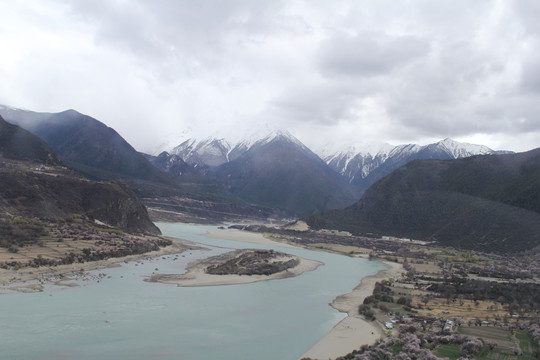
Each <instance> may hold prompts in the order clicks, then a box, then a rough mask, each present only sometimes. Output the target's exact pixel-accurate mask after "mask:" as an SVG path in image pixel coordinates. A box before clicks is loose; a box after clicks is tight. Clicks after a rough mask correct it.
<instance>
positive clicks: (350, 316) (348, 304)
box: [206, 230, 404, 360]
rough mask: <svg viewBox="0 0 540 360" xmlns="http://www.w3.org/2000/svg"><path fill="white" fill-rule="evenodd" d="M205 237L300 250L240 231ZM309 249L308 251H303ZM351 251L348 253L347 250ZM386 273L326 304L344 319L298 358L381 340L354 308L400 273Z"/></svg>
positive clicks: (394, 267)
mask: <svg viewBox="0 0 540 360" xmlns="http://www.w3.org/2000/svg"><path fill="white" fill-rule="evenodd" d="M206 236H212V237H219V238H223V239H230V240H235V241H245V242H252V243H256V244H264V245H272V246H283V247H290V248H300V246H295V245H292V244H289V243H285V242H278V241H274V240H271V239H268V238H266V237H264V236H263V235H262V234H258V233H250V232H242V231H219V230H215V231H209V232H208V233H207V234H206ZM307 248H309V247H307ZM347 250H351V249H347ZM384 263H385V264H386V265H388V266H389V268H388V269H386V270H382V271H379V272H378V273H377V274H375V275H372V276H368V277H365V278H363V279H362V280H361V282H360V284H358V286H356V287H355V288H354V289H353V290H352V291H351V292H350V293H348V294H344V295H340V296H338V297H336V298H335V299H334V300H333V301H332V303H331V304H330V305H331V306H332V307H333V308H335V309H336V310H338V311H340V312H344V313H347V317H346V318H344V319H343V320H342V321H340V322H339V323H337V324H336V325H335V326H334V327H333V328H332V330H330V332H329V333H328V334H326V335H325V336H324V337H323V338H322V339H321V340H319V341H318V342H317V343H316V344H315V345H314V346H313V347H312V348H311V349H309V351H307V352H306V353H305V354H304V355H302V357H301V358H304V357H309V358H312V359H319V360H327V359H335V358H337V357H339V356H343V355H346V354H348V353H350V352H352V351H353V350H356V349H359V348H360V347H361V346H362V345H363V344H373V343H375V341H376V340H377V339H379V338H380V337H381V336H384V329H383V328H382V324H379V323H377V322H370V321H366V320H365V319H364V318H363V317H362V316H360V315H358V306H360V305H361V304H362V303H363V302H364V299H365V298H366V297H367V296H369V295H371V294H372V293H373V289H374V288H375V283H376V282H377V281H381V280H384V279H389V278H394V279H396V278H399V277H401V274H402V273H403V272H404V270H403V267H402V266H401V265H400V264H397V263H392V262H386V261H385V262H384Z"/></svg>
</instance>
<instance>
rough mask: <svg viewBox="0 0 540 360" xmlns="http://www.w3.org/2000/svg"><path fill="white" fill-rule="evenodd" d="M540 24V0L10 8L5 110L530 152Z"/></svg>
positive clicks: (156, 133)
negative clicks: (454, 141) (473, 142)
mask: <svg viewBox="0 0 540 360" xmlns="http://www.w3.org/2000/svg"><path fill="white" fill-rule="evenodd" d="M538 18H540V7H539V6H538V2H537V1H534V0H533V1H525V0H523V1H502V0H492V1H487V0H483V1H480V0H479V1H474V2H471V1H464V0H463V1H461V0H457V1H437V2H434V1H428V0H426V1H414V2H409V1H404V2H395V1H391V0H377V1H375V0H373V1H371V0H366V1H362V2H358V1H352V0H339V1H337V0H336V1H324V0H320V1H305V0H292V1H272V2H268V1H263V0H259V1H252V0H230V1H217V0H216V1H210V0H206V1H188V0H184V1H177V0H174V1H173V0H170V1H165V0H164V1H136V0H134V1H124V0H98V1H96V0H92V1H89V0H88V1H85V0H80V1H65V0H58V1H49V2H46V3H44V2H39V1H34V0H26V1H18V2H8V3H6V4H3V9H2V12H1V13H0V43H1V44H2V46H3V50H2V55H3V56H2V57H0V103H5V104H8V105H12V106H19V107H24V108H28V109H31V110H35V111H61V110H64V109H67V108H74V109H76V110H79V111H81V112H83V113H86V114H88V115H91V116H93V117H95V118H97V119H99V120H101V121H103V122H105V123H106V124H107V125H109V126H111V127H114V128H115V129H116V130H117V131H118V132H119V133H120V134H121V135H123V136H124V137H126V139H127V140H128V141H130V142H131V143H132V144H133V145H134V146H135V147H136V148H138V149H140V150H146V151H150V150H152V149H153V148H155V144H157V143H160V142H162V139H163V138H165V137H168V136H170V134H176V133H181V132H183V131H185V130H186V129H188V128H189V129H191V130H190V131H192V132H193V133H195V134H197V135H199V136H204V134H210V133H213V132H214V131H215V130H216V129H217V128H220V127H223V126H227V125H228V124H234V125H230V126H234V127H235V128H236V127H238V128H241V127H253V126H257V124H260V123H267V122H272V123H275V124H277V125H279V126H284V127H287V128H289V130H290V131H291V132H293V134H295V135H297V136H298V137H299V138H300V139H301V140H303V141H305V142H306V143H308V144H309V145H312V146H316V145H317V144H318V143H320V142H322V141H324V142H327V141H328V138H329V137H332V138H333V139H335V141H340V142H347V143H349V142H353V141H356V140H357V139H359V138H361V139H362V140H363V141H366V140H373V141H377V142H390V143H394V144H395V143H403V142H422V141H427V140H432V139H440V138H445V137H455V138H458V139H484V140H485V141H486V145H488V146H492V147H498V148H505V149H515V150H524V149H527V148H532V147H537V146H540V143H538V140H537V138H538V137H535V136H534V135H535V134H539V133H540V120H539V116H538V114H539V113H540V111H539V110H540V105H539V104H540V101H539V100H540V72H539V71H538V68H539V65H540V64H539V63H538V61H537V60H536V59H538V58H540V25H539V24H538V21H537V19H538ZM516 138H520V139H523V140H521V141H516V140H515V139H516Z"/></svg>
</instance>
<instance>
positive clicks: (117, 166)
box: [6, 110, 172, 184]
mask: <svg viewBox="0 0 540 360" xmlns="http://www.w3.org/2000/svg"><path fill="white" fill-rule="evenodd" d="M6 116H8V119H9V120H10V121H11V122H13V123H14V124H17V125H19V126H21V127H23V128H25V129H27V130H28V131H30V132H32V133H33V134H36V135H37V136H39V137H40V138H42V139H43V140H45V141H46V142H47V144H49V145H50V146H51V147H52V148H53V149H54V151H55V152H56V153H57V154H58V156H59V157H60V158H61V159H62V161H64V162H65V163H66V164H68V165H69V166H70V167H72V168H73V169H75V170H77V171H79V172H81V173H83V174H85V175H86V176H89V177H91V178H96V179H105V180H110V179H118V178H134V179H142V180H147V181H155V182H161V183H168V184H172V181H170V179H168V178H167V176H166V175H165V174H163V173H162V172H160V171H159V170H158V169H156V168H155V167H154V166H152V165H151V164H150V163H149V162H148V161H147V160H146V159H145V158H144V156H142V155H141V154H139V153H138V152H137V151H135V149H133V147H131V145H129V144H128V143H127V142H126V141H125V140H124V139H123V138H122V137H121V136H120V135H118V133H117V132H116V131H115V130H113V129H111V128H109V127H107V126H106V125H104V124H103V123H101V122H99V121H98V120H96V119H94V118H92V117H90V116H87V115H83V114H81V113H78V112H77V111H74V110H67V111H63V112H60V113H54V114H46V113H33V112H30V111H22V110H16V111H11V112H10V113H7V114H6Z"/></svg>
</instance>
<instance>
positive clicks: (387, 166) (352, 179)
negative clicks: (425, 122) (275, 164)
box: [318, 139, 508, 195]
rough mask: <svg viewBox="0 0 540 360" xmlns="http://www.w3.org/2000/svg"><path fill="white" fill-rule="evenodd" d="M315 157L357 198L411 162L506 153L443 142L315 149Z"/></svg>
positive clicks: (480, 146) (476, 146)
mask: <svg viewBox="0 0 540 360" xmlns="http://www.w3.org/2000/svg"><path fill="white" fill-rule="evenodd" d="M334 148H335V146H334ZM318 153H319V155H320V156H321V157H322V158H323V159H324V161H326V163H327V164H328V165H330V167H331V168H332V169H334V170H335V171H337V172H338V173H340V174H341V175H342V176H344V177H345V178H346V179H347V181H348V182H349V183H350V184H351V185H352V186H353V187H354V189H355V191H356V192H357V193H358V194H359V195H361V194H362V193H363V192H364V191H366V189H367V188H368V187H369V186H370V185H372V184H373V183H375V182H376V181H377V180H379V179H381V178H383V177H384V176H386V175H388V174H390V173H391V172H392V171H394V170H395V169H397V168H399V167H400V166H402V165H405V164H407V163H408V162H410V161H412V160H418V159H440V160H446V159H459V158H465V157H469V156H474V155H486V154H501V153H508V152H506V151H494V150H492V149H490V148H488V147H486V146H483V145H474V144H467V143H460V142H457V141H454V140H452V139H444V140H442V141H439V142H437V143H434V144H429V145H424V146H421V145H416V144H407V145H398V146H392V145H389V144H379V145H369V144H361V145H359V146H349V147H347V148H345V149H339V150H335V149H334V150H330V149H328V147H327V148H321V149H319V150H318Z"/></svg>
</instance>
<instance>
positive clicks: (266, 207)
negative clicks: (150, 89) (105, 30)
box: [0, 108, 540, 360]
mask: <svg viewBox="0 0 540 360" xmlns="http://www.w3.org/2000/svg"><path fill="white" fill-rule="evenodd" d="M3 109H4V111H3V112H2V111H0V114H2V115H6V116H8V117H9V119H10V120H15V122H17V123H18V124H20V125H25V126H27V127H28V129H27V130H33V131H35V132H36V133H37V134H38V135H39V138H38V137H37V136H35V135H34V134H32V133H31V132H29V131H27V130H25V129H23V128H21V127H19V126H17V125H12V124H10V123H9V122H6V121H4V120H2V119H0V120H1V123H0V125H1V127H0V130H1V131H0V136H1V140H2V141H1V142H0V144H1V147H0V152H1V156H0V181H1V183H2V185H3V186H2V188H1V189H0V210H1V213H0V279H1V283H2V284H3V285H2V286H3V288H4V289H7V290H9V291H19V292H41V291H44V289H46V288H47V286H49V285H50V284H56V285H57V286H60V287H62V286H64V287H70V286H77V285H78V284H79V282H80V281H82V280H84V281H87V280H88V279H93V280H92V281H94V280H95V281H98V280H99V281H101V280H104V278H105V277H107V276H106V275H100V274H105V272H103V273H100V274H98V275H90V274H92V271H94V270H95V269H104V268H105V267H108V266H114V264H116V263H118V262H123V261H124V262H129V261H141V259H144V260H143V261H150V262H152V261H155V259H156V258H155V257H156V256H164V257H163V258H162V260H164V261H172V263H174V262H175V261H180V259H181V258H184V257H185V256H188V254H189V256H188V258H191V254H192V252H193V251H194V252H199V251H201V252H203V253H204V251H208V250H202V247H201V245H200V244H194V243H190V242H185V241H180V240H177V239H171V238H168V237H163V236H161V235H160V230H159V229H158V228H157V227H156V226H155V224H154V223H153V222H158V221H159V222H164V223H162V225H161V226H163V224H165V223H170V224H173V223H191V224H206V225H213V226H220V225H223V224H227V226H229V225H230V224H243V225H232V226H230V228H231V229H233V230H240V231H242V233H246V232H250V233H256V234H258V235H257V236H258V238H257V239H258V240H256V241H254V244H257V246H275V243H274V241H277V244H279V246H286V249H287V252H286V253H279V252H274V250H270V251H267V250H259V249H248V248H243V249H242V250H235V251H232V252H228V253H221V254H218V255H215V256H207V257H204V255H201V256H202V258H194V259H193V260H192V261H191V262H190V265H188V264H186V269H185V270H187V273H185V274H182V273H181V272H180V273H175V272H170V273H168V272H164V271H162V270H160V269H158V268H157V267H156V268H155V269H154V271H152V274H146V275H147V280H148V281H149V282H153V283H162V284H164V285H177V286H180V287H194V286H195V287H205V286H209V285H235V284H248V283H254V282H260V281H265V280H271V279H283V280H280V281H285V279H288V278H291V277H299V275H301V274H303V273H306V274H308V273H310V272H318V271H321V270H320V268H322V267H324V265H322V262H321V261H316V260H313V259H304V258H302V257H299V256H297V255H291V254H289V251H290V252H296V251H299V247H300V248H301V249H309V250H315V251H322V252H330V253H333V254H339V256H341V257H347V258H352V259H353V260H354V259H357V258H364V259H369V260H373V264H374V266H375V264H380V262H384V263H385V264H387V266H390V269H389V270H387V271H386V272H384V271H383V272H380V273H379V274H378V275H377V276H375V277H370V278H365V279H363V280H362V279H361V278H357V279H356V283H358V282H360V281H362V282H361V284H359V285H358V286H357V287H356V288H355V289H353V291H352V292H350V293H348V294H343V295H340V296H337V297H336V298H335V299H334V301H332V306H333V307H334V308H335V309H337V310H339V311H341V312H343V313H346V314H347V317H346V318H345V319H343V320H342V321H341V322H338V324H336V325H335V327H334V329H333V330H332V331H330V333H329V334H328V335H327V336H326V337H324V338H323V339H322V340H321V341H320V343H318V344H317V345H315V346H314V347H313V348H312V349H311V350H310V351H308V352H306V353H305V358H338V359H373V358H379V357H380V356H383V357H385V358H399V359H404V360H406V359H424V358H425V359H436V358H441V357H447V358H450V359H457V358H459V357H462V356H468V357H477V358H489V359H491V358H498V357H505V358H517V359H520V358H523V357H522V356H525V357H526V356H529V357H530V356H537V354H538V353H540V352H539V351H538V341H537V340H535V339H536V337H538V335H537V332H538V331H537V330H536V327H535V326H536V325H535V324H537V320H538V318H539V316H540V314H539V313H538V309H540V304H539V303H538V301H537V299H539V298H540V251H539V249H540V242H539V241H540V240H539V239H538V234H540V228H539V227H538V226H539V225H538V224H540V215H538V213H539V207H538V206H539V205H538V204H539V203H538V200H539V196H538V194H539V193H540V188H539V187H538V186H539V185H538V179H539V178H540V177H539V176H538V174H539V173H538V169H539V164H540V162H539V161H540V157H539V154H538V150H532V151H529V152H525V153H516V154H514V153H509V152H500V151H493V150H491V149H489V148H486V147H482V146H478V145H471V144H461V143H457V142H454V141H452V140H450V139H445V140H443V141H440V142H438V143H436V144H431V145H426V146H417V145H407V146H398V147H389V146H388V145H384V146H383V147H382V148H381V150H379V151H378V152H377V155H376V156H373V155H372V154H371V153H364V155H361V154H362V153H361V152H358V153H353V152H351V153H349V154H348V155H347V156H345V155H343V154H342V153H334V155H329V156H327V157H325V159H324V160H323V159H322V158H321V157H320V156H319V155H317V154H316V153H315V152H313V151H311V150H310V149H308V148H307V147H306V146H304V145H303V144H302V143H301V142H299V141H298V140H297V139H296V138H294V137H293V136H292V135H291V134H289V133H288V132H285V131H281V130H272V131H271V132H270V133H264V132H263V133H260V132H259V133H258V134H257V135H256V136H255V135H254V136H253V137H251V138H247V139H246V138H244V139H243V140H240V141H237V142H229V141H227V140H225V139H206V140H204V141H198V140H196V139H189V140H185V141H184V142H182V143H181V144H180V145H179V146H176V147H175V148H173V149H170V153H169V152H161V153H160V154H159V155H156V156H154V155H148V154H142V153H139V152H137V151H136V150H135V149H134V148H133V147H131V145H129V144H128V143H127V142H126V141H125V140H124V139H123V138H122V137H121V136H120V135H119V134H118V133H116V132H115V131H114V130H113V129H110V128H108V127H106V126H105V125H104V124H102V123H100V122H99V121H97V120H95V119H93V118H91V117H89V116H86V115H82V114H80V113H78V112H76V111H73V110H69V111H66V112H62V113H57V114H44V113H33V112H27V111H22V110H14V109H10V110H9V111H6V110H5V109H6V108H3ZM0 110H2V108H0ZM372 152H374V151H372ZM340 154H341V155H340ZM362 156H366V157H362ZM368 158H369V159H368ZM368 160H369V161H368ZM370 161H371V162H370ZM354 169H356V170H354ZM355 171H359V173H355ZM359 178H362V179H364V180H362V181H363V182H362V184H364V185H358V181H359V180H358V179H359ZM362 186H365V188H363V187H362ZM298 219H299V220H298ZM246 224H248V225H246ZM260 224H264V225H260ZM226 234H227V235H226ZM232 234H233V235H231V236H232V238H231V239H232V240H233V241H239V240H240V239H241V238H243V237H244V236H243V235H239V234H235V233H232ZM209 236H210V233H209ZM221 236H229V234H228V233H227V232H223V233H222V234H219V233H218V235H217V238H218V239H221V238H220V237H221ZM263 236H264V237H263ZM262 239H266V240H262ZM240 241H241V240H240ZM248 241H253V239H252V240H248ZM266 242H268V243H266ZM212 251H218V250H216V249H214V250H211V252H212ZM220 251H223V250H219V251H218V252H220ZM169 254H173V255H169ZM167 256H170V257H167ZM167 266H169V265H167ZM377 266H378V265H377ZM302 276H308V275H302ZM361 329H364V330H361ZM365 329H370V332H366V330H365ZM337 334H339V335H337ZM347 353H349V354H348V355H347ZM475 354H476V355H475ZM520 354H521V355H520Z"/></svg>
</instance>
